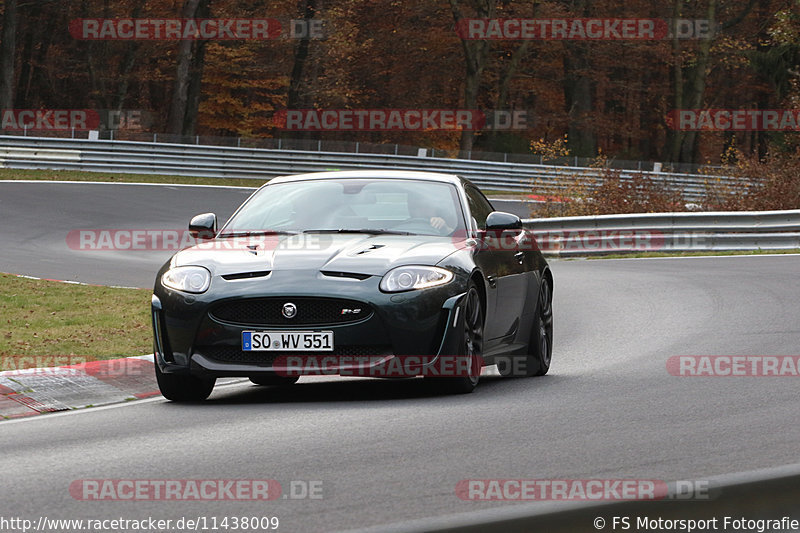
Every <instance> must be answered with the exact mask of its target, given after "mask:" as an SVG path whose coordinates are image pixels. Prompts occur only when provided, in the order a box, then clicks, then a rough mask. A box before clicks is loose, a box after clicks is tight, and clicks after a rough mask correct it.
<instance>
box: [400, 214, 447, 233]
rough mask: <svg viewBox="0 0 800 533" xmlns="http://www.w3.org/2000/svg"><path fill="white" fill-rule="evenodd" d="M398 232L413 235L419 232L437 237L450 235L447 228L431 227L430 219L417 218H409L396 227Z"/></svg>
mask: <svg viewBox="0 0 800 533" xmlns="http://www.w3.org/2000/svg"><path fill="white" fill-rule="evenodd" d="M392 229H396V230H398V231H408V232H411V233H413V232H414V231H415V230H416V231H419V232H420V233H424V234H431V233H433V234H436V235H445V234H446V233H449V231H447V227H445V226H442V227H441V228H439V229H437V228H434V227H433V226H431V221H430V219H429V218H422V217H415V218H408V219H406V220H404V221H402V222H401V223H399V224H397V225H395V226H394V228H392Z"/></svg>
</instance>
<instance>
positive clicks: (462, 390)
mask: <svg viewBox="0 0 800 533" xmlns="http://www.w3.org/2000/svg"><path fill="white" fill-rule="evenodd" d="M462 305H463V307H462V312H463V315H462V317H463V318H462V321H461V322H460V324H461V326H462V327H463V329H462V333H461V334H462V337H461V339H460V342H459V346H458V353H457V354H456V355H457V356H459V357H468V358H469V363H468V364H469V369H470V372H469V375H468V376H454V377H444V378H441V377H437V378H426V379H428V380H429V381H430V382H431V383H432V384H433V385H434V386H435V387H436V390H438V391H442V392H445V393H449V394H468V393H470V392H472V391H473V390H475V387H476V386H477V385H478V380H479V379H480V375H481V366H482V361H483V359H482V357H481V356H482V354H483V326H484V313H483V307H482V306H481V299H480V296H478V289H477V287H476V286H475V283H474V282H472V281H470V282H469V285H468V286H467V294H466V296H465V297H464V303H463V304H462Z"/></svg>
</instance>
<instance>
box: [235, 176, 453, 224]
mask: <svg viewBox="0 0 800 533" xmlns="http://www.w3.org/2000/svg"><path fill="white" fill-rule="evenodd" d="M459 230H460V231H461V232H463V231H464V216H463V214H462V211H461V207H460V203H459V201H458V191H457V189H456V187H455V186H454V185H452V184H449V183H438V182H431V181H416V180H405V179H387V178H384V179H380V178H375V179H327V180H311V181H293V182H288V183H276V184H275V185H269V186H267V187H264V188H263V189H261V190H260V191H258V192H257V193H255V194H254V195H253V196H252V198H250V199H249V200H248V201H247V202H246V203H245V204H244V206H242V208H241V209H240V210H239V211H238V212H237V213H236V214H235V215H234V216H233V217H232V218H231V220H230V221H229V222H228V224H226V225H225V227H224V228H223V229H222V231H220V235H221V236H225V235H229V234H240V233H246V232H259V231H277V232H342V233H345V232H362V233H401V234H413V235H434V236H449V235H453V234H454V233H455V232H457V231H459Z"/></svg>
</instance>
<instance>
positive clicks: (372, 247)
mask: <svg viewBox="0 0 800 533" xmlns="http://www.w3.org/2000/svg"><path fill="white" fill-rule="evenodd" d="M384 246H385V245H383V244H371V245H369V247H367V248H364V249H363V250H361V251H359V252H356V253H355V254H353V255H361V254H365V253H367V252H371V251H372V250H377V249H378V248H383V247H384Z"/></svg>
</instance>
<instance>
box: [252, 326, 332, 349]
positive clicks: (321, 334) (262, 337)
mask: <svg viewBox="0 0 800 533" xmlns="http://www.w3.org/2000/svg"><path fill="white" fill-rule="evenodd" d="M242 350H243V351H245V352H277V351H280V352H331V351H333V332H332V331H245V332H243V333H242Z"/></svg>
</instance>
